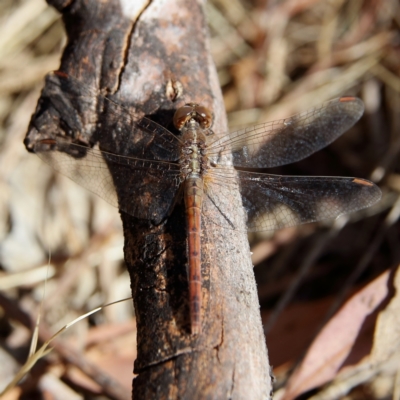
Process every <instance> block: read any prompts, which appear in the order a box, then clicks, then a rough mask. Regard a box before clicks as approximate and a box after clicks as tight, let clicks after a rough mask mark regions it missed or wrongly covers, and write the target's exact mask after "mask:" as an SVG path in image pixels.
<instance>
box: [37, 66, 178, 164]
mask: <svg viewBox="0 0 400 400" xmlns="http://www.w3.org/2000/svg"><path fill="white" fill-rule="evenodd" d="M44 93H47V94H48V97H49V101H50V102H51V104H52V105H53V106H54V107H55V108H56V110H57V111H58V114H59V115H60V118H61V119H62V120H63V121H64V122H65V125H67V126H68V136H70V137H72V138H79V137H81V138H82V137H85V134H84V132H85V130H86V131H87V130H89V131H92V133H94V134H95V135H94V137H95V138H96V140H99V139H100V138H99V137H97V136H96V134H99V132H100V131H102V132H103V131H106V132H113V136H114V141H115V142H119V143H120V144H121V145H120V147H121V148H122V149H123V150H125V152H126V153H125V155H128V154H129V155H130V156H133V157H139V158H146V159H150V160H158V161H176V160H178V158H179V148H180V146H179V139H178V138H177V137H176V136H175V135H173V134H172V132H170V131H169V130H167V129H165V128H164V127H162V126H161V125H159V124H157V123H156V122H154V121H152V120H150V119H148V118H145V117H143V118H138V117H137V116H135V114H134V113H133V112H132V111H131V110H130V109H129V108H127V107H124V106H122V105H121V104H119V103H118V98H117V97H115V99H114V98H111V97H104V96H101V95H99V94H98V93H97V92H96V91H95V90H94V89H92V88H90V87H88V86H85V85H84V84H82V82H80V81H78V80H76V79H74V78H73V77H71V76H69V75H67V74H64V73H60V72H55V73H53V74H49V75H48V76H47V78H46V90H45V92H44ZM99 126H101V129H98V127H99ZM115 132H117V133H118V135H115Z"/></svg>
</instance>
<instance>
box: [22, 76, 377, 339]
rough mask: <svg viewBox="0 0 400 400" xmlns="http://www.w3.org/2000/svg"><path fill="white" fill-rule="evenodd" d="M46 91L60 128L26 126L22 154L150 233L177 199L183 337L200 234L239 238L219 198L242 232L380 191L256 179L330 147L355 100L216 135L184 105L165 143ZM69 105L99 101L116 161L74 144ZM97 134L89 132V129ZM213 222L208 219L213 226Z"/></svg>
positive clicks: (70, 92)
mask: <svg viewBox="0 0 400 400" xmlns="http://www.w3.org/2000/svg"><path fill="white" fill-rule="evenodd" d="M47 86H50V87H52V91H53V93H62V96H63V97H59V98H58V101H57V99H56V100H54V104H55V106H54V107H56V108H58V111H59V113H60V116H61V119H63V118H67V117H65V113H69V117H68V121H69V123H68V124H65V125H68V129H64V134H63V135H62V134H61V133H62V132H61V133H60V132H56V133H54V134H51V135H49V133H48V132H47V131H46V132H41V130H40V128H36V125H35V123H31V127H30V132H32V130H33V131H34V132H35V135H36V137H35V140H28V139H26V142H25V143H26V146H27V148H28V150H30V151H33V152H34V153H36V154H37V155H38V156H39V157H40V158H41V159H42V160H43V161H45V162H46V163H48V164H49V165H50V166H52V167H53V168H54V169H55V170H56V171H58V172H60V173H61V174H64V175H66V176H67V177H69V178H71V179H72V180H73V181H75V182H76V183H78V184H80V185H81V186H83V187H85V188H87V189H89V190H90V191H92V192H94V193H95V194H97V195H99V196H100V197H102V198H103V199H105V200H106V201H108V202H109V203H110V204H112V205H114V206H116V207H118V208H119V209H120V210H121V211H122V212H125V213H128V214H130V215H132V216H134V217H137V218H139V219H147V220H151V222H152V223H153V224H155V225H157V224H160V223H162V222H163V221H164V220H165V219H166V218H167V217H168V215H169V214H170V213H171V210H172V208H173V206H174V204H176V201H177V197H179V196H182V193H183V197H184V203H185V210H186V224H187V242H188V246H187V248H188V285H189V310H190V325H191V333H192V334H193V335H199V334H200V333H201V331H202V324H201V322H202V319H201V308H202V292H201V289H202V280H201V262H202V249H201V233H202V227H203V226H205V225H207V226H209V224H215V225H217V226H220V227H222V228H223V229H233V230H240V227H239V225H238V223H237V222H236V221H237V218H235V215H233V213H235V210H233V211H232V210H231V209H229V208H227V207H225V205H226V202H227V200H226V194H225V193H226V189H228V190H234V191H238V192H240V195H241V202H242V206H243V209H244V211H245V214H246V221H245V224H246V227H247V228H246V229H247V230H248V231H250V232H255V231H267V230H275V229H280V228H284V227H289V226H294V225H298V224H302V223H307V222H313V221H318V220H323V219H334V218H336V217H338V216H340V215H342V214H346V213H351V212H354V211H356V210H359V209H362V208H365V207H369V206H371V205H373V204H374V203H376V202H377V201H379V199H380V198H381V191H380V189H379V188H378V187H377V186H376V185H375V184H374V183H372V182H370V181H368V180H365V179H361V178H352V177H324V176H314V177H310V176H281V175H271V174H266V173H263V172H262V171H258V170H257V169H264V168H271V167H277V166H281V165H284V164H289V163H292V162H295V161H299V160H301V159H303V158H305V157H307V156H309V155H310V154H312V153H314V152H316V151H318V150H320V149H322V148H323V147H325V146H327V145H328V144H330V143H331V142H333V141H334V140H335V139H336V138H337V137H339V136H340V135H341V134H342V133H343V132H345V131H346V130H347V129H349V128H350V127H351V126H353V125H354V124H355V123H356V122H357V121H358V119H359V118H360V117H361V115H362V114H363V111H364V106H363V103H362V101H361V100H360V99H358V98H356V97H341V98H337V99H334V100H331V101H329V102H326V103H324V104H321V105H320V106H318V107H315V108H313V109H311V110H308V111H306V112H303V113H300V114H297V115H294V116H291V117H289V118H285V119H281V120H277V121H273V122H267V123H261V124H258V125H255V126H252V127H248V128H244V129H241V130H238V131H235V132H231V133H225V134H222V135H217V134H215V133H214V132H213V131H212V129H211V127H212V124H213V117H212V112H211V111H210V110H209V109H207V108H206V107H204V106H202V105H199V104H196V103H187V104H185V105H183V106H181V107H179V108H178V109H177V110H176V112H175V115H174V117H173V124H174V126H175V128H176V129H177V130H178V131H179V134H174V133H173V132H171V131H170V130H168V129H166V128H165V127H163V126H161V125H159V124H158V123H156V122H154V121H153V120H151V119H149V118H147V117H137V116H136V115H135V114H134V113H132V112H130V111H129V110H128V109H127V108H125V107H123V106H122V105H120V104H117V103H116V102H115V101H114V100H112V99H108V98H107V97H102V96H100V95H97V94H95V93H94V91H93V90H92V89H89V88H86V87H85V85H84V84H82V82H80V81H78V80H76V79H74V78H73V77H71V76H69V75H67V74H65V73H63V72H57V71H56V72H54V73H52V74H50V75H48V77H47ZM61 98H62V99H63V100H62V101H61V100H60V99H61ZM76 98H81V99H96V101H98V100H99V98H100V99H102V100H103V102H104V103H105V104H106V106H107V105H108V106H107V107H105V108H104V112H106V113H112V114H113V115H114V117H115V120H116V121H117V125H115V126H114V127H112V131H110V134H112V135H114V137H117V138H118V140H119V141H120V142H123V143H124V146H121V147H120V149H119V150H118V151H117V152H116V151H107V149H104V148H101V149H100V148H95V147H94V146H88V145H87V144H86V143H83V140H82V139H81V138H82V131H83V130H84V122H85V123H86V124H88V121H84V122H82V118H80V117H79V116H76V115H77V111H76V110H75V109H73V107H72V106H71V104H73V100H74V99H76ZM74 113H75V114H76V115H75V114H74ZM71 114H74V118H71ZM63 115H64V116H63ZM33 121H34V120H33ZM71 121H73V123H71ZM89 122H90V121H89ZM71 125H74V126H71ZM89 125H90V124H89ZM92 125H93V124H92ZM121 126H124V127H128V129H125V130H122V129H121ZM98 128H99V127H98V126H96V125H95V124H94V128H93V130H94V131H96V129H98ZM110 129H111V128H110ZM61 130H62V129H61ZM65 132H66V133H65ZM124 132H128V133H124ZM118 135H119V136H118ZM121 135H122V137H121ZM121 182H127V183H124V184H121ZM236 211H237V210H236ZM216 214H217V215H219V217H218V218H215V217H213V216H215V215H216ZM205 222H207V224H205Z"/></svg>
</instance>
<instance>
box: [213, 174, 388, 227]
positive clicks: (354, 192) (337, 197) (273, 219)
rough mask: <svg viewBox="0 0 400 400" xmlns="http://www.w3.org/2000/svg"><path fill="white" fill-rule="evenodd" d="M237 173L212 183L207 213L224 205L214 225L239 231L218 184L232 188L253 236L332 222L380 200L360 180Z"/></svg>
mask: <svg viewBox="0 0 400 400" xmlns="http://www.w3.org/2000/svg"><path fill="white" fill-rule="evenodd" d="M235 172H236V174H237V175H236V178H235V179H233V173H232V179H226V180H225V182H224V181H223V180H220V181H219V180H217V184H215V182H214V179H213V180H212V185H211V184H210V185H209V186H210V189H209V191H208V193H209V195H210V200H209V201H208V202H207V203H205V206H206V209H205V212H207V211H208V209H210V210H211V209H212V208H216V206H215V205H214V204H217V205H218V204H221V205H220V206H218V207H219V208H222V209H223V210H224V211H223V212H222V215H223V217H220V220H219V221H216V222H214V221H213V222H214V223H215V224H217V225H222V226H224V227H225V228H228V229H236V227H235V225H234V224H233V223H231V221H233V220H234V215H233V214H230V211H226V210H229V209H230V208H229V199H227V198H226V195H225V196H222V195H219V193H220V190H218V184H220V185H222V186H226V185H228V184H229V186H230V188H231V189H235V188H237V189H239V191H240V193H241V196H242V204H243V208H244V209H245V211H246V212H247V229H248V231H251V232H257V231H267V230H275V229H281V228H284V227H288V226H295V225H298V224H303V223H307V222H313V221H319V220H324V219H333V218H336V217H338V216H339V215H342V214H347V213H351V212H353V211H356V210H359V209H362V208H366V207H369V206H371V205H372V204H375V203H376V202H377V201H379V199H380V198H381V191H380V189H379V188H378V187H377V186H376V185H375V184H373V183H372V182H369V181H367V180H364V179H359V178H339V177H323V176H321V177H318V176H317V177H307V176H304V177H303V176H279V175H268V174H259V173H252V172H244V171H235ZM213 175H214V174H213ZM229 181H231V183H228V182H229ZM218 182H219V183H218ZM207 207H208V208H207ZM236 211H237V210H236ZM232 212H233V213H234V212H235V210H232ZM221 221H222V222H221ZM224 221H225V222H224Z"/></svg>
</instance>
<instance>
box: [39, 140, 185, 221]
mask: <svg viewBox="0 0 400 400" xmlns="http://www.w3.org/2000/svg"><path fill="white" fill-rule="evenodd" d="M34 152H35V153H36V154H37V155H38V156H39V157H40V158H41V159H42V160H43V161H45V162H46V163H47V164H49V165H50V166H51V167H53V168H54V169H55V170H56V171H58V172H60V173H61V174H63V175H66V176H67V177H68V178H70V179H72V180H73V181H75V182H76V183H78V184H79V185H81V186H83V187H85V188H86V189H88V190H90V191H91V192H93V193H95V194H97V195H98V196H100V197H101V198H103V199H104V200H106V201H107V202H108V203H110V204H112V205H113V206H115V207H119V208H120V209H121V210H122V211H124V212H126V213H128V214H131V215H133V216H135V217H137V218H141V219H150V220H152V221H154V223H160V222H161V221H162V220H163V219H164V218H165V217H166V216H167V214H168V213H169V211H170V208H171V206H172V204H173V201H174V198H175V196H176V193H177V189H178V187H179V174H180V171H179V165H177V164H173V163H167V162H159V161H148V160H142V159H138V158H132V157H123V156H118V155H115V154H111V153H107V152H102V151H100V150H96V149H91V148H88V147H85V146H80V145H76V144H73V143H69V142H67V141H66V140H63V139H59V138H57V139H55V140H54V139H45V140H42V141H39V142H37V143H36V144H35V147H34ZM110 171H111V172H110ZM116 188H117V190H118V196H117V193H116Z"/></svg>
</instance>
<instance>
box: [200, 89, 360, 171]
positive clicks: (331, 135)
mask: <svg viewBox="0 0 400 400" xmlns="http://www.w3.org/2000/svg"><path fill="white" fill-rule="evenodd" d="M363 112H364V105H363V102H362V101H361V100H360V99H358V98H355V97H341V98H337V99H334V100H331V101H329V102H327V103H325V104H323V105H321V106H319V107H316V108H313V109H311V110H308V111H306V112H304V113H300V114H297V115H294V116H292V117H289V118H286V119H282V120H278V121H273V122H268V123H264V124H259V125H255V126H252V127H250V128H245V129H242V130H239V131H237V132H233V133H230V134H229V135H225V136H223V137H221V138H219V139H217V140H215V141H214V142H213V143H210V144H209V145H208V152H207V156H208V157H209V158H210V159H211V160H212V161H213V162H214V163H215V164H220V165H229V164H230V165H234V166H236V167H243V168H270V167H277V166H280V165H285V164H290V163H292V162H295V161H299V160H302V159H303V158H306V157H308V156H309V155H310V154H312V153H314V152H316V151H318V150H320V149H322V148H323V147H325V146H327V145H328V144H330V143H331V142H333V141H334V140H336V139H337V138H338V137H339V136H340V135H341V134H342V133H343V132H345V131H346V130H348V129H349V128H350V127H351V126H353V125H354V124H355V123H356V122H357V121H358V120H359V119H360V117H361V115H362V114H363ZM231 153H232V155H231V156H230V154H231Z"/></svg>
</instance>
